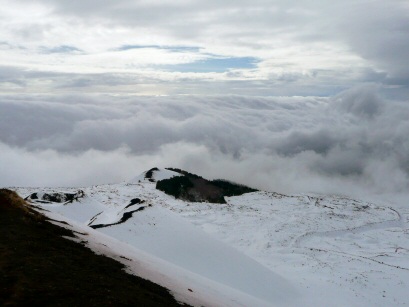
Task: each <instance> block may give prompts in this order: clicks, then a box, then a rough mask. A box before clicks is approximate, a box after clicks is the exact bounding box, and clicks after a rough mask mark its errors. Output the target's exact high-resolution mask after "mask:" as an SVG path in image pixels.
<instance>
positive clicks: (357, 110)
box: [0, 86, 409, 194]
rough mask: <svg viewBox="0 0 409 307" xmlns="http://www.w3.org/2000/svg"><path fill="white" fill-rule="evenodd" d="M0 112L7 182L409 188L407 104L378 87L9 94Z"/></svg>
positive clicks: (340, 189)
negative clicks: (177, 177)
mask: <svg viewBox="0 0 409 307" xmlns="http://www.w3.org/2000/svg"><path fill="white" fill-rule="evenodd" d="M0 108H1V110H2V112H1V113H0V142H1V143H2V147H3V150H2V155H1V157H0V158H1V160H2V161H8V162H7V163H4V164H3V166H2V168H3V170H2V175H1V176H0V177H1V178H2V181H1V182H0V184H2V185H11V184H13V185H14V184H17V183H18V182H21V184H26V183H27V184H34V185H36V184H35V182H37V180H38V182H39V183H38V184H40V183H44V184H45V183H48V184H50V183H52V184H53V185H63V184H68V183H70V184H90V183H101V182H112V181H118V180H119V179H122V180H126V179H127V178H130V177H132V176H134V175H136V174H135V173H136V172H139V171H143V170H144V168H149V167H151V166H152V167H153V166H160V167H166V166H175V167H182V168H186V169H188V170H190V171H193V172H198V173H202V174H203V175H205V176H208V177H212V178H215V177H224V178H228V179H231V180H235V181H239V182H242V183H245V184H250V185H255V186H257V187H260V188H264V189H269V190H278V191H285V192H288V191H291V192H295V191H297V192H299V191H317V192H333V193H335V192H336V193H346V194H350V193H355V192H357V193H358V192H359V191H360V193H362V191H371V192H376V193H386V192H405V191H406V192H407V191H408V190H409V167H408V165H409V158H408V157H409V141H408V139H407V131H409V123H408V121H407V115H408V114H409V107H408V105H407V103H405V102H397V101H389V100H385V99H384V98H382V97H380V96H379V95H378V94H377V89H376V87H369V86H364V87H358V88H352V89H351V90H348V91H345V92H343V93H340V94H338V95H336V96H334V97H331V98H314V97H309V98H308V97H304V98H303V97H293V98H290V97H282V98H279V97H276V98H274V97H246V96H206V97H205V96H167V97H152V96H151V97H135V96H133V97H132V96H116V97H115V96H109V95H107V96H102V95H100V96H90V95H88V96H84V95H80V96H41V95H40V96H34V95H30V96H25V95H22V96H20V97H16V96H2V97H1V103H0ZM94 155H95V159H94V158H93V156H94ZM19 161H21V163H20V162H19ZM49 161H52V162H50V163H49ZM104 163H106V165H105V164H104ZM64 165H68V166H70V165H72V166H70V169H67V171H66V173H64V172H63V171H62V169H63V168H64ZM75 165H78V166H75ZM40 166H41V167H42V168H44V169H45V171H44V172H40V173H39V171H38V168H39V167H40ZM99 167H102V168H104V170H103V171H101V170H98V168H99ZM22 168H24V172H25V174H26V176H25V177H24V176H22V178H21V181H18V180H17V179H16V176H17V175H13V174H14V169H16V170H17V171H16V172H17V174H18V173H19V172H20V173H22V172H23V170H22ZM107 168H108V169H107ZM109 169H110V170H109ZM18 170H20V171H18ZM57 170H58V171H57ZM60 172H61V173H60ZM77 172H78V176H76V175H75V174H76V173H77ZM101 172H102V174H100V173H101ZM57 173H59V174H60V175H57ZM39 174H40V175H39ZM17 177H18V176H17ZM40 177H41V178H40ZM13 178H14V179H13ZM92 178H94V179H92ZM116 179H118V180H116ZM25 180H26V181H25ZM75 180H77V181H76V182H75Z"/></svg>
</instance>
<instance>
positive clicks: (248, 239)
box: [17, 169, 409, 306]
mask: <svg viewBox="0 0 409 307" xmlns="http://www.w3.org/2000/svg"><path fill="white" fill-rule="evenodd" d="M147 175H148V176H147ZM179 175H180V174H179V173H176V172H173V171H169V170H159V169H154V170H153V171H151V173H150V174H149V171H148V172H145V173H143V174H141V175H140V176H138V177H136V178H134V179H133V180H132V181H130V182H128V183H126V184H116V185H101V186H93V187H88V188H83V189H82V190H83V192H84V195H83V197H81V198H78V199H76V200H75V201H73V202H71V203H57V202H49V203H42V202H38V199H37V200H36V199H31V200H30V201H32V202H33V203H35V205H36V206H39V207H41V208H43V209H46V210H49V211H48V212H47V211H45V213H46V214H50V215H51V214H52V215H55V216H60V218H64V219H65V220H66V221H67V222H69V223H70V224H71V225H77V226H78V225H79V226H78V227H81V228H82V229H83V230H82V231H83V232H84V231H85V230H88V232H89V233H90V236H89V237H88V238H86V240H87V241H88V242H89V245H92V246H93V248H94V249H96V250H99V252H104V253H108V254H112V255H114V256H113V257H114V258H115V257H116V258H118V259H120V260H121V259H122V260H121V261H125V260H124V258H120V257H119V256H118V251H115V248H116V246H119V245H120V246H122V247H121V251H123V253H124V254H126V255H122V256H124V257H126V258H127V259H133V261H139V262H140V261H141V259H142V258H143V259H144V260H143V261H145V262H143V263H146V261H147V259H149V257H152V259H157V260H155V261H157V262H158V263H159V262H160V263H161V265H159V264H158V267H160V268H161V270H163V272H168V273H169V272H173V273H172V274H173V275H174V276H173V277H172V276H171V275H172V274H170V273H169V274H168V273H166V274H168V275H166V274H165V273H163V274H165V275H166V278H164V279H165V280H166V282H164V281H163V279H161V278H158V275H161V274H162V273H161V272H153V271H152V270H154V267H155V265H156V264H155V265H152V266H150V268H151V269H152V270H150V271H149V270H148V271H144V274H147V276H150V277H152V276H153V277H152V278H157V280H156V282H162V283H163V285H165V286H167V287H170V288H171V289H172V290H173V292H174V293H175V294H177V296H178V298H180V299H182V300H185V301H186V302H190V303H192V304H194V305H201V304H203V305H207V306H216V305H217V306H270V305H271V306H386V305H388V306H400V305H401V306H404V305H405V304H407V303H408V300H407V296H406V293H407V291H408V290H409V261H408V259H409V233H408V229H409V227H408V217H409V209H408V208H402V207H399V208H397V207H390V205H387V204H373V203H367V202H363V201H358V200H353V199H349V198H345V197H338V196H320V195H293V196H288V195H282V194H278V193H269V192H262V191H260V192H253V193H247V194H244V195H241V196H235V197H229V198H226V203H225V204H211V203H190V202H185V201H181V200H177V199H174V198H173V197H171V196H168V195H166V194H164V193H162V192H161V191H158V190H156V189H155V184H152V180H149V179H153V181H156V180H162V179H167V178H171V177H173V176H179ZM146 177H148V178H146ZM17 191H18V193H19V194H20V195H21V196H23V197H26V196H28V195H32V194H33V193H43V192H47V193H48V194H50V193H57V192H60V191H59V190H58V189H57V190H52V189H44V190H42V189H40V190H38V189H29V188H21V189H17ZM65 192H66V193H72V194H75V193H77V192H78V190H75V189H67V191H65ZM92 227H93V228H95V229H93V228H92ZM84 229H85V230H84ZM91 234H98V235H95V238H94V239H95V240H96V241H98V240H107V239H106V238H109V240H111V241H112V240H113V241H112V242H114V243H112V244H111V245H109V244H106V243H103V244H105V245H107V247H104V248H103V249H102V245H100V244H97V243H95V242H96V241H93V240H94V239H93V238H92V236H91ZM97 237H98V238H97ZM101 238H104V239H101ZM97 239H98V240H97ZM109 240H108V241H109ZM119 241H121V242H122V243H115V242H119ZM98 242H99V241H98ZM110 247H111V249H110ZM112 249H113V250H112ZM142 254H143V255H145V256H143V257H142V256H141V255H142ZM115 255H116V256H115ZM138 257H139V258H138ZM141 257H142V258H141ZM133 261H132V263H131V264H130V263H128V265H129V267H130V271H133V272H136V271H138V270H136V269H135V266H134V264H133ZM125 262H126V261H125ZM170 268H172V269H170ZM142 271H143V270H142ZM140 272H141V269H139V271H138V274H139V273H140ZM181 272H184V273H181ZM155 276H156V277H155ZM175 276H179V278H176V277H175ZM180 276H184V277H183V278H181V277H180ZM187 276H189V277H187ZM186 280H189V281H188V282H187V281H186ZM172 287H173V288H172ZM192 287H193V288H195V287H196V288H195V289H193V288H192ZM187 289H190V290H192V291H193V292H191V291H188V290H187ZM212 299H213V301H212Z"/></svg>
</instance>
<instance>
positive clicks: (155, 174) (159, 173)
mask: <svg viewBox="0 0 409 307" xmlns="http://www.w3.org/2000/svg"><path fill="white" fill-rule="evenodd" d="M147 172H148V171H146V172H143V173H142V174H140V175H139V176H136V177H135V178H133V179H131V180H129V181H128V183H130V184H132V183H139V182H148V181H149V180H148V179H146V178H145V177H146V173H147ZM177 176H181V174H180V173H177V172H174V171H171V170H168V169H162V168H161V169H158V170H154V171H152V179H153V180H155V181H159V180H164V179H170V178H173V177H177Z"/></svg>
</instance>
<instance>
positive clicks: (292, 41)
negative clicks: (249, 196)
mask: <svg viewBox="0 0 409 307" xmlns="http://www.w3.org/2000/svg"><path fill="white" fill-rule="evenodd" d="M0 7H1V9H0V93H1V95H0V149H1V150H0V159H1V160H0V162H1V165H0V177H1V178H0V185H3V186H7V185H75V184H76V185H83V184H95V183H103V182H115V181H120V180H126V179H128V177H129V176H131V177H132V176H134V175H136V174H135V172H138V171H143V170H145V168H147V167H151V166H152V167H153V166H156V165H158V166H178V167H185V168H188V169H189V170H191V171H197V172H202V174H203V175H206V176H209V177H226V178H228V179H231V180H238V181H240V182H242V183H247V184H252V183H253V185H256V186H257V187H261V188H265V189H269V190H282V191H283V190H286V191H291V192H294V191H295V192H296V191H307V190H308V191H318V192H339V193H341V192H345V193H348V191H352V190H359V191H381V192H385V193H395V192H396V193H397V192H406V191H408V189H409V179H408V177H409V167H408V165H409V160H408V159H409V158H408V157H409V142H408V138H407V135H408V132H409V126H408V122H409V107H408V104H409V102H408V98H407V97H408V95H409V88H408V86H409V65H408V63H409V56H408V55H409V2H408V1H406V0H402V1H400V0H388V1H384V0H382V1H381V0H345V1H320V0H299V1H291V0H286V1H284V0H283V1H282V0H276V1H274V0H268V1H267V0H265V1H264V0H252V1H241V0H234V1H233V0H225V1H213V0H206V1H199V0H179V1H178V0H172V1H170V0H149V1H148V0H141V1H136V0H132V1H131V0H122V1H120V0H106V1H96V0H83V1H72V0H71V1H68V0H59V1H52V0H38V1H24V0H0Z"/></svg>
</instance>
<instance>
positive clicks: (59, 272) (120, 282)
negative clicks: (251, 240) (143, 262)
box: [0, 189, 180, 306]
mask: <svg viewBox="0 0 409 307" xmlns="http://www.w3.org/2000/svg"><path fill="white" fill-rule="evenodd" d="M61 236H70V237H73V236H74V234H73V233H72V232H71V231H69V230H66V229H64V228H60V227H58V226H56V225H53V224H51V223H50V222H48V221H47V218H45V217H44V216H43V215H41V214H39V213H37V212H35V211H32V209H30V208H29V207H28V206H27V205H26V204H25V202H24V200H22V199H21V198H20V197H18V196H17V194H16V193H14V192H12V191H9V190H6V189H0V306H180V304H178V303H177V302H176V301H175V299H174V298H173V297H172V296H171V295H170V294H169V292H168V290H167V289H165V288H163V287H161V286H158V285H156V284H154V283H152V282H150V281H147V280H144V279H142V278H139V277H136V276H133V275H130V274H127V273H125V272H124V271H123V268H124V265H122V264H121V263H119V262H117V261H115V260H113V259H111V258H108V257H105V256H101V255H96V254H94V253H93V252H92V251H91V250H89V249H88V248H86V247H84V246H83V245H81V244H79V243H75V242H73V241H70V240H67V239H64V238H62V237H61Z"/></svg>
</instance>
